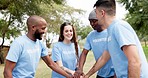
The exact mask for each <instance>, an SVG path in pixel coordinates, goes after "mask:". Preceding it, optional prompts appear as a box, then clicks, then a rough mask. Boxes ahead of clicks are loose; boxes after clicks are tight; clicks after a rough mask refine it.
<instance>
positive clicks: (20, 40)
mask: <svg viewBox="0 0 148 78" xmlns="http://www.w3.org/2000/svg"><path fill="white" fill-rule="evenodd" d="M25 41H26V37H25V35H22V36H19V37H17V38H16V39H15V40H14V41H13V43H19V44H22V43H25Z"/></svg>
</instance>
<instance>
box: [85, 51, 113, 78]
mask: <svg viewBox="0 0 148 78" xmlns="http://www.w3.org/2000/svg"><path fill="white" fill-rule="evenodd" d="M109 59H110V55H109V53H108V52H107V51H104V52H103V54H102V56H101V57H100V58H99V59H98V60H97V62H96V63H95V64H94V66H93V67H92V68H91V69H90V70H89V72H88V73H87V74H86V75H85V78H89V77H90V76H91V75H93V74H94V73H95V72H96V71H98V70H99V69H100V68H101V67H103V66H104V65H105V64H106V62H107V61H108V60H109Z"/></svg>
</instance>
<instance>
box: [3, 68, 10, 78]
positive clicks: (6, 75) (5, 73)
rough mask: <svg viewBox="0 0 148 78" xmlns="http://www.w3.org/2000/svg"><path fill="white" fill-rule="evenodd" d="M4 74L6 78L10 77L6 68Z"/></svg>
mask: <svg viewBox="0 0 148 78" xmlns="http://www.w3.org/2000/svg"><path fill="white" fill-rule="evenodd" d="M3 75H4V78H8V77H9V75H8V72H7V71H6V70H4V72H3Z"/></svg>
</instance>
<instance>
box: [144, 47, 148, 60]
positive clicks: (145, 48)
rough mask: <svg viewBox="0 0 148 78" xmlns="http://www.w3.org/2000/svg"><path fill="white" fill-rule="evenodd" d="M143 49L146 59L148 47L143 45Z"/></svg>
mask: <svg viewBox="0 0 148 78" xmlns="http://www.w3.org/2000/svg"><path fill="white" fill-rule="evenodd" d="M143 50H144V52H145V56H146V57H147V60H148V47H143Z"/></svg>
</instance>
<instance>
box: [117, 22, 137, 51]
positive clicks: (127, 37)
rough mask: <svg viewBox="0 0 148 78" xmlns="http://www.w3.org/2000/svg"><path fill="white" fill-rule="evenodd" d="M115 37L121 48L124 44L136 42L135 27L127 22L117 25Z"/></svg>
mask: <svg viewBox="0 0 148 78" xmlns="http://www.w3.org/2000/svg"><path fill="white" fill-rule="evenodd" d="M114 31H116V32H115V33H114V34H115V37H116V39H117V41H118V43H119V46H120V48H121V47H122V46H124V45H130V44H136V41H135V38H134V34H133V29H132V28H131V26H130V25H129V24H127V23H124V24H120V26H116V27H115V30H114Z"/></svg>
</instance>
